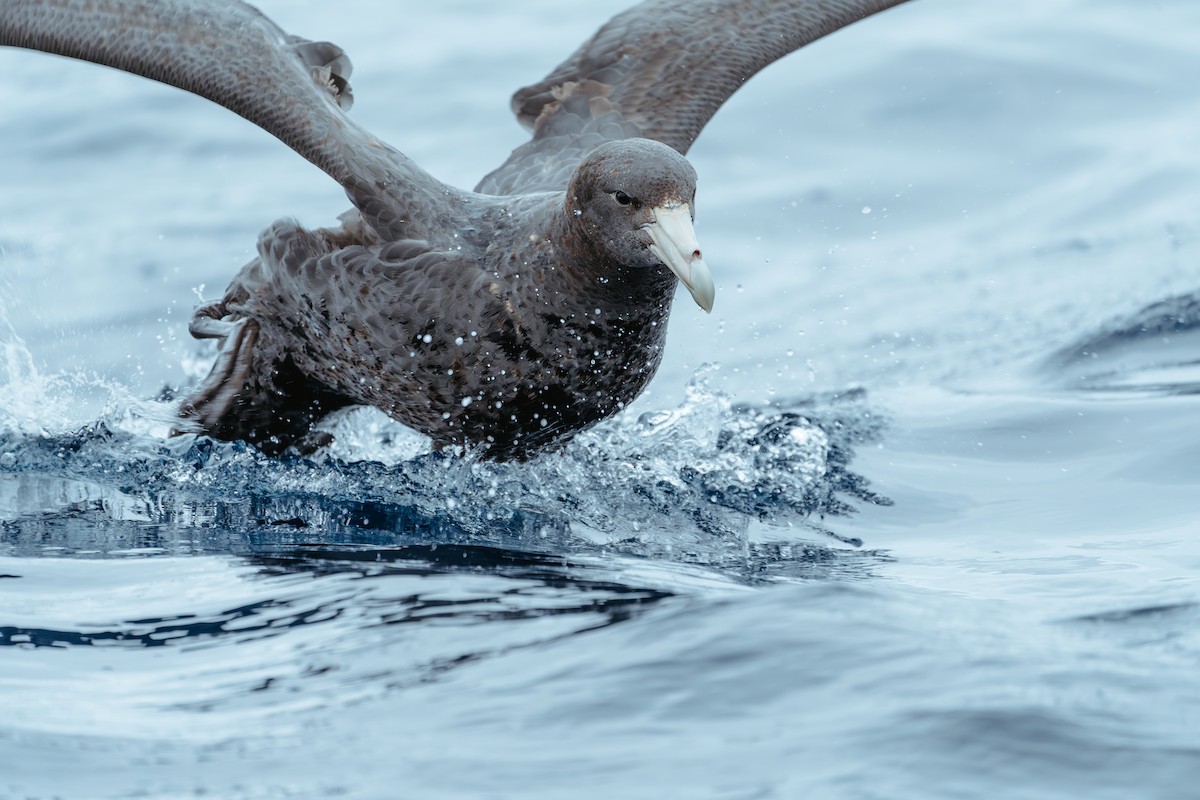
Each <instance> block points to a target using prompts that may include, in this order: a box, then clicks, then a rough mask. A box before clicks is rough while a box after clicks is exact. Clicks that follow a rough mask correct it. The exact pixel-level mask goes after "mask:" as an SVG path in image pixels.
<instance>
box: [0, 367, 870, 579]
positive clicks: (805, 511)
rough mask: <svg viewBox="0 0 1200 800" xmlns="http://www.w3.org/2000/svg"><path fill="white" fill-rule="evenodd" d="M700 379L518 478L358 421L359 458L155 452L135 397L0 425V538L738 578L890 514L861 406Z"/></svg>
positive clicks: (232, 450)
mask: <svg viewBox="0 0 1200 800" xmlns="http://www.w3.org/2000/svg"><path fill="white" fill-rule="evenodd" d="M714 371H715V368H707V369H705V370H702V371H701V372H700V373H698V374H697V376H696V378H695V379H694V380H693V381H692V383H691V385H690V386H689V388H688V391H687V395H686V398H685V400H684V401H683V403H682V404H681V405H680V406H679V407H678V408H675V409H672V410H668V411H659V412H652V413H648V414H643V415H642V416H641V417H638V418H632V417H630V418H618V419H616V420H613V421H611V422H610V423H606V424H605V425H602V426H599V427H598V428H596V429H594V430H592V431H589V432H587V433H585V434H583V435H581V436H580V437H578V438H577V439H576V440H575V441H573V442H572V443H571V444H569V445H568V446H567V447H565V448H564V449H563V450H562V451H561V452H559V453H551V454H547V455H545V456H543V457H542V458H540V459H537V460H535V461H534V462H531V463H528V464H496V463H492V462H485V461H480V460H478V459H476V458H472V457H471V456H470V455H468V456H467V457H459V456H454V455H448V454H442V453H430V452H428V449H427V445H426V444H424V443H423V442H422V441H421V440H420V439H419V438H415V437H414V436H413V435H411V434H405V433H403V432H402V429H399V428H398V426H394V425H393V424H392V423H390V422H382V421H380V419H379V418H378V417H376V416H371V415H351V416H349V417H347V418H345V419H343V420H342V421H341V422H339V423H338V424H337V425H336V426H335V431H336V432H337V435H338V437H339V440H340V441H341V442H342V444H341V445H339V447H342V448H345V447H346V444H345V443H346V442H353V443H354V444H355V445H356V446H357V447H360V448H361V450H360V451H359V452H360V454H361V455H364V456H365V459H364V458H360V459H359V460H348V459H347V458H345V456H344V454H339V450H338V448H337V447H335V448H334V449H333V450H331V451H330V452H327V453H324V454H320V455H318V456H317V457H314V458H298V457H297V458H282V459H273V458H267V457H266V456H264V455H262V454H261V453H260V452H258V451H257V450H255V449H253V448H251V447H249V446H247V445H245V444H242V443H236V442H234V443H229V442H217V441H214V440H211V439H208V438H207V437H194V436H184V437H178V438H173V439H164V438H162V435H163V434H162V432H161V430H160V429H159V427H158V426H159V425H160V422H159V420H160V419H161V418H162V417H164V416H166V415H169V406H167V405H166V404H165V403H156V402H150V401H143V402H141V403H139V404H136V405H133V406H130V407H125V408H122V409H120V410H119V411H112V412H110V413H109V414H108V415H106V416H105V417H102V418H101V419H100V420H97V421H95V422H93V423H91V424H89V425H87V426H85V427H84V428H82V429H77V430H74V431H72V432H70V433H67V434H56V435H47V434H45V433H44V432H42V433H38V434H37V435H29V434H28V432H26V431H23V430H14V429H0V465H3V467H2V468H3V469H4V470H7V474H6V473H5V472H0V486H5V485H6V486H7V489H0V530H3V531H5V532H6V538H7V541H8V542H9V543H10V544H12V545H14V546H16V545H19V544H20V543H25V544H28V543H30V542H39V543H41V544H39V546H42V545H44V543H45V542H47V541H56V542H58V543H59V544H58V546H61V547H71V548H78V547H79V546H80V545H81V542H82V540H83V539H86V540H87V541H86V546H87V547H89V548H92V549H95V550H98V551H102V552H103V551H106V550H108V549H112V548H125V549H128V548H129V547H157V548H161V549H165V550H167V551H170V552H179V551H181V550H184V551H186V550H189V549H200V550H208V549H211V550H213V551H222V552H228V551H229V550H231V549H233V550H235V551H236V550H237V549H238V547H239V545H238V544H237V543H238V542H241V543H242V546H243V547H244V548H246V549H257V548H259V547H260V546H262V545H263V544H269V543H289V542H292V543H294V542H300V541H309V542H311V541H321V542H340V543H358V544H364V543H365V544H372V545H391V544H395V543H396V542H397V541H407V542H410V543H412V542H424V543H429V542H435V543H438V542H440V543H460V544H472V545H480V544H492V545H495V546H499V547H505V548H511V549H522V550H536V551H539V552H563V553H566V552H577V551H580V550H586V551H590V552H596V551H597V550H599V551H602V552H610V553H620V554H626V555H636V556H651V557H655V558H666V559H669V560H672V561H685V562H690V563H696V564H702V565H711V566H718V567H731V568H736V569H739V570H743V571H744V570H746V569H750V570H751V571H754V570H759V569H761V568H763V566H764V565H765V564H767V563H768V562H769V563H772V564H777V563H778V562H780V561H791V562H807V561H812V560H814V559H815V560H825V559H828V557H829V555H830V552H831V550H832V549H838V550H845V548H844V545H846V544H851V545H857V544H858V543H857V542H850V541H846V540H839V539H837V538H836V537H835V536H834V537H833V538H831V535H832V534H831V532H830V531H829V530H828V529H827V528H826V527H825V526H824V523H823V520H824V519H825V518H826V517H828V516H836V515H841V514H846V513H850V512H851V511H852V510H853V508H854V505H855V504H856V503H887V502H888V501H887V500H886V499H884V498H880V497H878V496H876V495H874V494H873V493H872V492H870V490H869V489H868V488H867V486H866V481H865V480H864V479H863V478H861V476H858V475H856V474H854V473H853V472H852V471H851V470H850V469H849V464H850V461H851V459H852V457H853V451H854V448H855V447H856V446H857V445H859V444H861V443H864V442H868V441H872V440H874V439H875V438H877V437H878V436H879V434H880V431H881V430H882V427H883V424H884V423H883V421H882V420H880V419H879V418H878V417H877V415H875V414H874V413H873V412H872V410H871V409H870V407H869V406H868V405H867V403H866V401H865V398H864V396H863V394H862V393H861V392H850V393H847V394H845V395H830V396H821V397H810V398H805V399H801V400H795V401H790V402H780V403H774V404H772V405H768V406H747V405H736V404H734V403H733V402H732V401H731V400H730V399H729V398H728V397H727V396H725V395H723V394H722V393H720V392H718V391H715V390H714V389H713V388H712V386H711V377H712V374H713V372H714ZM85 530H86V531H90V533H86V534H81V531H85ZM81 537H82V538H81ZM89 537H90V538H89ZM814 538H815V539H816V540H817V541H816V542H814V541H812V540H813V539H814ZM218 539H219V540H220V541H217V540H218ZM206 541H208V542H209V544H211V547H210V546H209V544H206V543H205V542H206Z"/></svg>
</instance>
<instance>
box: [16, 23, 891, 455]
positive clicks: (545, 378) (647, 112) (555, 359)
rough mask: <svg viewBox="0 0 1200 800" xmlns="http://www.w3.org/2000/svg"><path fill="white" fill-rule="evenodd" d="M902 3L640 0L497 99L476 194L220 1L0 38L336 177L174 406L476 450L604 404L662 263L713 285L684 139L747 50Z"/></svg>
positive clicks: (233, 305)
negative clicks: (152, 88) (340, 198)
mask: <svg viewBox="0 0 1200 800" xmlns="http://www.w3.org/2000/svg"><path fill="white" fill-rule="evenodd" d="M902 1H903V0H717V1H716V2H690V0H649V2H645V3H642V4H641V5H639V6H636V7H634V8H633V9H630V10H629V11H627V12H625V13H623V14H620V15H618V16H617V17H615V18H614V19H613V20H612V21H610V22H609V23H608V24H607V25H605V26H604V27H603V28H601V30H600V31H599V32H598V33H597V34H596V35H595V36H594V37H593V38H592V39H591V40H589V41H588V42H587V43H585V44H584V45H583V46H582V47H581V48H580V49H579V50H578V51H577V52H576V53H575V54H574V55H572V56H571V58H569V59H568V60H567V61H566V62H564V63H563V64H562V65H561V66H559V67H558V68H557V69H555V70H554V71H553V72H552V73H551V74H550V75H549V76H548V77H547V78H546V79H545V80H544V81H542V82H540V83H538V84H535V85H533V86H530V87H528V88H526V89H522V90H521V91H519V92H518V93H517V94H516V95H515V96H514V98H513V108H514V111H515V112H516V113H517V116H518V119H519V120H520V121H521V122H522V123H523V124H525V125H526V126H527V127H529V128H530V129H531V130H532V131H533V136H532V138H531V141H530V142H528V143H527V144H525V145H522V146H521V147H519V148H517V150H515V151H514V152H513V154H512V155H511V156H510V157H509V159H508V160H507V161H506V162H505V163H504V164H503V165H502V166H501V167H499V168H498V169H497V170H495V171H494V172H492V173H491V174H489V175H488V176H486V177H485V178H484V179H483V180H482V181H481V182H480V184H479V185H478V186H477V187H476V190H475V191H474V192H467V191H463V190H459V189H455V188H453V187H449V186H446V185H444V184H442V183H440V182H438V181H437V180H435V179H434V178H433V177H431V176H430V175H428V174H427V173H425V172H424V171H423V170H421V169H420V168H419V167H417V166H416V165H415V164H414V163H413V162H412V161H410V160H409V159H408V158H406V157H405V156H404V155H403V154H401V153H399V152H398V151H396V150H394V149H392V148H390V147H388V146H387V145H385V144H383V143H381V142H379V141H378V140H376V139H375V138H374V137H372V136H371V135H370V134H368V133H367V132H365V131H363V130H362V129H361V128H359V127H358V126H357V125H355V124H354V123H353V122H352V121H351V120H350V119H349V118H348V117H347V116H346V115H345V113H344V112H345V110H347V109H348V108H349V106H350V92H349V83H348V78H349V74H350V62H349V60H348V59H347V58H346V56H345V54H344V53H343V52H342V51H341V50H340V49H339V48H337V47H335V46H333V45H331V44H329V43H326V42H310V41H307V40H304V39H299V38H297V37H293V36H289V35H287V34H285V33H284V32H283V31H281V30H280V29H279V28H278V27H277V26H275V25H274V24H273V23H272V22H270V20H268V19H266V18H265V17H264V16H263V15H262V14H260V13H259V12H258V11H256V10H255V9H253V8H251V7H249V6H247V5H245V4H243V3H240V2H236V1H235V0H218V1H216V2H199V0H5V3H4V8H3V13H2V14H0V45H11V46H17V47H27V48H32V49H37V50H45V51H47V52H54V53H60V54H62V55H67V56H72V57H75V58H81V59H85V60H89V61H95V62H97V63H102V64H107V65H110V66H114V67H117V68H119V69H123V70H126V71H129V72H133V73H136V74H139V75H144V76H146V77H149V78H153V79H155V80H159V81H163V82H165V83H169V84H172V85H174V86H178V87H180V88H183V89H186V90H188V91H190V92H194V93H196V94H200V95H202V96H204V97H207V98H209V99H211V100H214V101H215V102H217V103H220V104H222V105H224V106H226V107H228V108H230V109H231V110H233V111H235V112H236V113H238V114H240V115H241V116H243V117H245V118H247V119H249V120H250V121H252V122H254V123H255V124H257V125H259V126H261V127H263V128H264V129H266V130H267V131H269V132H270V133H272V134H274V135H275V136H277V137H278V138H279V139H281V140H282V141H284V142H285V143H286V144H288V145H289V146H290V147H292V148H293V149H295V150H296V151H297V152H299V153H300V154H301V155H302V156H304V157H305V158H307V159H309V160H310V161H312V162H313V163H314V164H316V165H317V166H319V167H320V168H321V169H322V170H324V171H325V172H327V173H328V174H329V175H330V176H331V177H333V178H334V179H335V180H337V181H338V182H339V183H340V184H341V185H342V186H343V187H344V188H345V190H346V193H347V196H348V197H349V198H350V200H351V202H352V203H353V205H354V209H353V210H352V211H350V212H347V213H346V214H345V215H343V217H342V220H341V223H342V224H341V226H340V227H337V228H331V229H323V230H316V231H306V230H304V229H302V228H300V227H299V226H298V225H296V224H295V223H294V222H291V221H288V220H283V221H280V222H277V223H275V224H274V225H272V226H271V227H270V228H269V229H268V230H267V231H265V232H264V233H263V234H262V236H261V237H260V239H259V248H258V249H259V257H258V258H256V259H255V260H254V261H252V262H251V263H250V264H248V265H247V266H246V267H245V268H244V269H243V270H242V271H241V273H240V274H239V275H238V276H237V277H236V278H235V279H234V280H233V282H232V283H231V284H230V286H229V288H228V290H227V291H226V293H225V296H224V297H223V298H222V300H221V301H219V302H217V303H213V304H210V305H208V306H205V307H203V308H201V309H199V310H197V312H196V315H195V317H194V318H193V321H192V326H191V330H192V333H193V334H194V335H196V336H198V337H212V338H218V339H220V340H221V341H222V346H221V351H220V354H219V356H218V358H217V361H216V363H215V364H214V366H213V369H212V372H211V373H210V375H209V376H208V378H207V379H206V380H205V381H204V382H203V383H202V384H201V385H200V386H199V387H197V388H196V389H195V390H194V391H193V392H192V393H191V394H190V395H189V396H188V397H187V398H186V399H185V400H184V402H183V404H182V405H181V408H180V414H181V416H182V417H183V418H184V420H185V424H184V425H182V426H181V427H183V428H185V429H191V430H196V431H203V432H207V433H209V434H212V435H214V436H218V437H221V438H227V439H235V438H242V439H247V440H249V441H252V442H254V443H255V444H257V445H259V446H260V447H262V448H263V449H264V450H267V451H268V452H278V451H281V450H283V449H285V448H287V447H289V446H291V445H293V444H296V443H298V442H300V441H302V440H303V438H304V437H305V435H306V434H307V433H308V431H309V430H310V429H311V427H312V425H313V424H314V423H316V422H317V421H319V420H320V419H321V418H322V417H324V416H325V415H326V414H328V413H330V412H331V411H334V410H336V409H338V408H341V407H343V406H347V405H351V404H369V405H372V406H375V407H377V408H380V409H382V410H383V411H384V412H386V413H388V414H389V415H391V416H392V417H394V418H396V419H397V420H399V421H401V422H403V423H405V424H406V425H409V426H411V427H413V428H415V429H416V430H418V431H421V432H422V433H425V434H427V435H429V436H430V437H431V438H432V439H433V442H434V444H435V445H436V446H445V445H458V446H462V447H464V448H466V449H470V450H477V451H478V452H480V453H481V454H482V455H483V456H485V457H489V458H502V459H508V458H518V459H519V458H527V457H529V456H531V455H533V454H536V453H538V452H540V451H542V450H544V449H546V448H547V447H550V446H553V445H555V444H558V443H561V442H564V441H566V440H568V439H569V438H570V437H571V436H573V435H575V434H576V433H578V432H579V431H581V430H583V429H585V428H587V427H588V426H590V425H592V424H594V423H595V422H597V421H599V420H601V419H604V418H606V417H608V416H610V415H612V414H614V413H616V412H617V411H619V410H620V409H621V408H623V407H624V405H625V404H626V403H628V402H630V401H631V400H633V399H634V398H635V397H637V396H638V394H640V393H641V391H642V390H643V389H644V388H645V386H646V384H647V383H648V382H649V380H650V379H651V377H652V376H653V374H654V371H655V369H656V368H657V366H658V363H659V360H660V358H661V355H662V346H663V341H664V337H665V334H666V323H667V316H668V313H669V310H670V304H671V298H672V296H673V293H674V290H675V286H676V283H677V281H679V280H682V282H683V283H684V284H685V286H687V288H688V289H689V291H691V293H692V295H693V297H695V298H696V300H697V302H698V303H699V304H700V305H701V306H702V307H704V308H705V309H706V310H707V309H709V308H711V305H712V300H713V290H712V283H711V278H709V276H708V271H707V267H706V266H705V265H704V262H703V260H702V257H701V253H700V250H699V245H697V244H696V241H695V236H694V233H693V231H692V225H691V217H692V209H693V208H694V194H695V173H694V171H693V170H692V168H691V166H690V165H689V164H688V163H687V161H686V160H685V159H684V158H683V155H682V154H684V153H686V152H687V149H688V147H689V146H690V145H691V143H692V141H693V140H694V139H695V137H696V136H697V135H698V134H699V132H700V130H701V128H703V126H704V124H705V123H706V122H707V121H708V119H709V118H710V117H711V116H712V115H713V113H715V112H716V110H717V109H718V108H719V107H720V106H721V104H722V103H724V101H725V100H726V99H727V98H728V97H729V96H730V95H731V94H732V93H733V92H734V91H736V90H737V88H738V87H739V86H740V85H741V84H742V83H743V82H745V80H746V79H748V78H749V77H750V76H751V75H753V74H754V73H755V72H757V71H758V70H759V69H761V68H762V67H764V66H766V65H767V64H769V63H770V62H772V61H774V60H775V59H777V58H780V57H781V56H783V55H786V54H787V53H789V52H791V51H792V50H795V49H796V48H798V47H801V46H803V45H804V44H806V43H807V42H810V41H812V40H814V39H816V38H819V37H820V36H823V35H825V34H827V33H830V32H832V31H833V30H836V29H838V28H840V27H842V26H844V25H847V24H849V23H851V22H853V21H855V20H857V19H861V18H863V17H865V16H868V15H870V14H873V13H875V12H877V11H881V10H883V9H885V8H888V7H890V6H893V5H897V4H898V3H899V2H902Z"/></svg>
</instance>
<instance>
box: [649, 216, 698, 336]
mask: <svg viewBox="0 0 1200 800" xmlns="http://www.w3.org/2000/svg"><path fill="white" fill-rule="evenodd" d="M650 211H651V213H652V214H654V221H653V222H650V223H647V224H646V225H645V226H643V229H644V230H645V231H646V233H648V234H650V241H651V244H650V252H652V253H654V255H655V256H657V257H658V259H659V260H660V261H662V262H663V263H664V264H666V265H667V268H668V269H669V270H671V272H674V273H675V276H676V277H677V278H679V280H680V281H681V282H682V283H683V285H684V286H686V287H687V290H688V291H689V292H691V293H692V298H693V299H694V300H695V301H696V303H697V305H699V306H700V307H701V308H703V309H704V310H705V311H708V312H711V311H712V307H713V298H714V297H715V295H716V289H715V288H714V287H713V282H712V273H711V272H709V271H708V265H707V264H705V263H704V258H703V257H702V256H701V255H700V243H699V242H697V241H696V229H695V228H693V227H692V209H691V208H690V207H689V206H688V204H687V203H680V204H679V205H672V206H659V207H657V208H652V209H651V210H650Z"/></svg>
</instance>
